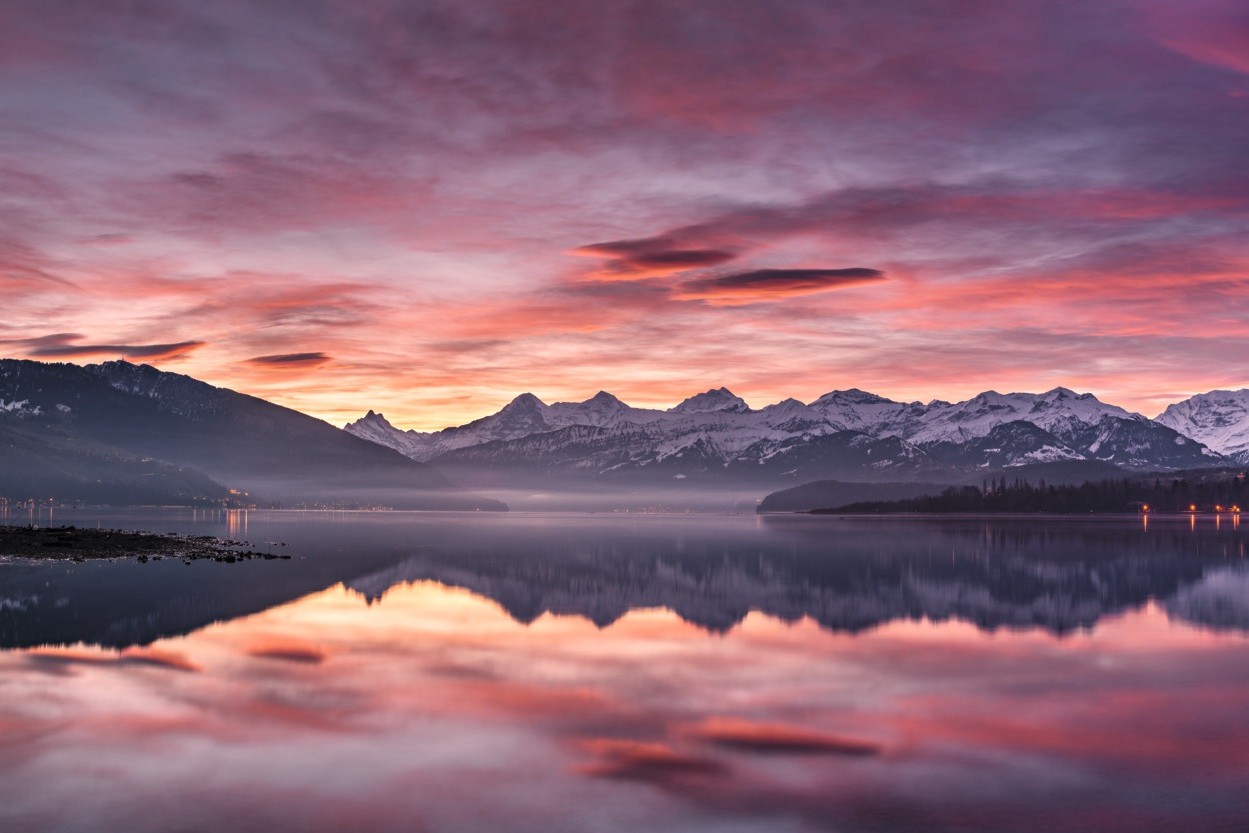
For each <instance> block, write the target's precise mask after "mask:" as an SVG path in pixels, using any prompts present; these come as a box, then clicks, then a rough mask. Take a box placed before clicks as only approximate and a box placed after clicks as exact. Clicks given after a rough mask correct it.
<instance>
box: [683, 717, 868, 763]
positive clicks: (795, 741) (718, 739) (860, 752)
mask: <svg viewBox="0 0 1249 833" xmlns="http://www.w3.org/2000/svg"><path fill="white" fill-rule="evenodd" d="M683 734H685V735H686V736H687V737H692V738H697V739H699V740H702V741H705V742H707V743H711V744H713V745H715V746H721V747H724V748H726V749H733V750H736V751H739V752H757V753H762V754H790V755H833V756H843V757H850V758H864V757H870V756H873V755H878V754H880V752H881V747H880V745H879V744H876V743H872V742H871V741H864V740H857V739H855V738H843V737H837V736H834V735H828V734H824V733H822V732H813V731H810V730H808V729H801V728H795V727H790V726H772V725H767V724H756V723H749V722H746V721H741V720H711V721H708V722H707V723H706V724H704V725H702V726H698V727H695V728H693V729H691V730H689V731H687V732H685V733H683Z"/></svg>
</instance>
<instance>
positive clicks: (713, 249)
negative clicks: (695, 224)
mask: <svg viewBox="0 0 1249 833" xmlns="http://www.w3.org/2000/svg"><path fill="white" fill-rule="evenodd" d="M573 251H574V253H575V254H581V255H589V256H591V257H604V258H608V259H609V260H608V263H607V265H606V267H605V271H607V272H608V273H612V272H617V273H622V274H626V275H627V274H629V273H639V274H640V275H642V276H648V275H658V274H666V273H669V272H684V271H686V270H689V269H701V268H705V267H709V266H718V265H720V264H721V263H727V262H728V261H730V260H732V259H734V258H735V257H737V252H735V251H732V250H730V249H727V248H724V247H719V246H711V245H706V243H705V242H703V241H697V240H692V239H682V238H681V237H680V236H677V235H675V234H665V235H660V236H657V237H644V238H639V239H637V240H611V241H608V242H606V243H592V244H590V245H588V246H582V247H580V248H578V249H574V250H573Z"/></svg>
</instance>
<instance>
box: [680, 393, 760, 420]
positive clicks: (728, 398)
mask: <svg viewBox="0 0 1249 833" xmlns="http://www.w3.org/2000/svg"><path fill="white" fill-rule="evenodd" d="M668 410H669V411H670V412H671V413H674V414H707V413H714V412H716V411H729V412H732V413H745V412H747V411H749V410H750V406H749V405H747V404H746V400H744V399H742V398H741V397H739V396H737V395H736V394H734V393H733V392H732V391H731V390H729V389H728V388H723V387H721V388H713V389H712V390H709V391H706V392H704V393H700V394H697V395H695V396H691V397H690V398H689V399H686V400H685V401H684V402H682V403H681V404H679V405H676V406H675V407H672V408H669V409H668Z"/></svg>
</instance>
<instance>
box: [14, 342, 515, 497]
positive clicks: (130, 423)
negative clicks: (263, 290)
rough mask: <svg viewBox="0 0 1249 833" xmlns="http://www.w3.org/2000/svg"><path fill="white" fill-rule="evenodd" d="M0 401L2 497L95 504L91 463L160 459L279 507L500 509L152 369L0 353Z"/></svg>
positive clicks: (347, 437) (112, 465)
mask: <svg viewBox="0 0 1249 833" xmlns="http://www.w3.org/2000/svg"><path fill="white" fill-rule="evenodd" d="M0 403H4V409H3V412H0V437H2V438H4V439H6V440H7V450H8V452H9V453H8V454H6V458H7V459H6V462H8V463H9V465H6V466H2V467H0V495H6V496H10V497H15V498H18V499H22V498H25V497H29V496H30V495H31V494H39V495H41V496H47V495H49V494H51V495H52V496H57V497H61V498H71V499H84V500H92V501H97V500H98V499H99V498H98V492H99V491H100V489H99V487H98V485H97V483H96V480H97V479H98V478H97V477H96V476H95V474H93V472H95V470H96V469H97V468H98V465H97V466H94V467H93V465H91V464H90V462H91V460H93V459H94V460H104V461H105V462H106V463H107V465H105V475H106V476H107V477H122V476H123V475H124V476H125V477H134V476H146V475H147V474H148V472H145V471H141V472H139V473H138V474H135V473H134V467H135V466H136V465H139V464H149V463H150V464H151V465H154V466H164V467H165V468H161V469H159V470H158V471H159V472H163V473H164V475H165V476H166V477H168V478H170V479H171V482H172V481H178V482H182V483H183V485H186V486H187V487H188V488H189V487H190V486H191V485H194V484H199V485H198V488H200V491H201V492H203V494H202V495H201V496H202V497H205V498H208V499H214V500H215V499H219V498H220V493H229V491H228V490H229V489H233V490H235V492H236V493H237V492H249V493H251V494H252V495H258V496H261V497H263V498H265V499H267V500H277V501H284V502H301V503H307V502H311V503H317V504H320V503H329V504H334V505H339V504H346V505H366V506H367V505H379V504H380V505H400V506H405V507H407V508H442V509H454V508H461V509H482V508H491V509H499V508H504V507H503V506H502V504H499V503H498V502H497V501H491V500H486V499H481V498H478V497H476V496H473V495H471V494H470V493H467V492H463V491H462V490H459V489H458V488H457V487H454V486H453V485H452V484H451V482H450V481H449V480H448V479H447V478H446V476H445V475H444V474H443V473H442V472H440V471H438V470H437V469H435V468H433V467H430V466H427V465H425V464H423V463H419V462H417V461H414V460H412V459H410V458H408V457H405V456H404V455H402V454H399V453H396V452H395V451H394V450H392V449H389V448H385V447H383V446H380V445H378V444H376V443H373V442H369V441H367V440H364V439H361V438H359V437H356V436H354V435H352V434H350V433H348V432H345V431H342V430H340V429H338V428H335V427H334V426H332V425H330V424H329V423H326V422H324V421H322V420H319V419H316V418H315V417H311V416H308V415H307V414H303V413H300V412H298V411H294V410H291V409H290V408H285V407H282V406H280V405H277V404H274V403H272V402H267V401H266V400H263V399H260V398H257V397H254V396H249V395H247V394H242V393H238V392H236V391H232V390H229V389H227V388H218V387H214V386H213V385H210V384H208V383H206V382H202V381H200V380H198V379H194V378H192V377H190V376H185V375H181V374H177V373H168V372H165V371H161V370H158V369H156V368H154V367H151V366H149V365H134V364H130V363H129V362H124V361H117V362H106V363H103V364H96V365H75V364H69V363H42V362H34V361H25V360H17V359H0ZM16 403H22V404H21V406H20V407H19V406H18V405H17V404H16ZM32 450H33V452H34V453H33V455H32V453H31V452H32ZM18 462H20V463H21V465H20V466H19V465H18V464H17V463H18ZM101 465H103V464H101ZM170 467H172V468H170ZM184 470H189V473H188V474H186V475H185V476H178V475H177V474H176V472H178V471H184ZM36 487H38V488H36ZM218 487H220V488H218ZM227 487H228V488H227ZM49 490H53V491H51V492H49ZM79 495H81V497H79ZM171 496H172V495H171ZM160 502H165V501H160Z"/></svg>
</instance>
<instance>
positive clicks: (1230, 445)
mask: <svg viewBox="0 0 1249 833" xmlns="http://www.w3.org/2000/svg"><path fill="white" fill-rule="evenodd" d="M1154 419H1155V421H1157V422H1160V423H1162V424H1163V425H1166V426H1167V427H1169V428H1174V429H1175V430H1176V431H1179V432H1180V433H1181V434H1184V435H1185V436H1187V437H1192V438H1193V439H1195V440H1199V441H1200V442H1203V443H1205V444H1206V445H1207V446H1209V447H1210V448H1211V449H1212V450H1213V451H1217V452H1218V453H1220V454H1222V455H1224V456H1226V457H1230V458H1231V459H1232V460H1235V461H1236V462H1238V463H1249V389H1244V390H1212V391H1210V392H1209V393H1199V394H1197V395H1196V396H1194V397H1192V398H1190V399H1185V400H1184V401H1183V402H1176V403H1175V404H1174V405H1170V406H1168V407H1167V409H1166V410H1165V411H1163V412H1162V413H1161V414H1159V415H1158V416H1157V417H1155V418H1154Z"/></svg>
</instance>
